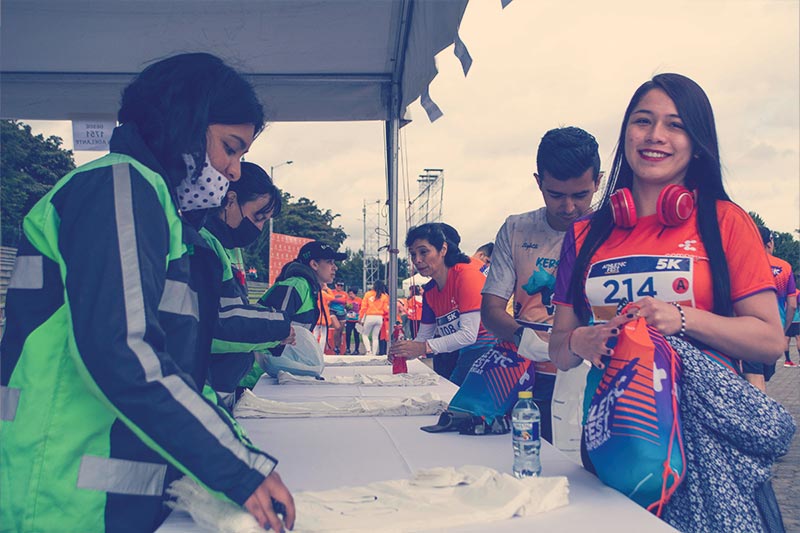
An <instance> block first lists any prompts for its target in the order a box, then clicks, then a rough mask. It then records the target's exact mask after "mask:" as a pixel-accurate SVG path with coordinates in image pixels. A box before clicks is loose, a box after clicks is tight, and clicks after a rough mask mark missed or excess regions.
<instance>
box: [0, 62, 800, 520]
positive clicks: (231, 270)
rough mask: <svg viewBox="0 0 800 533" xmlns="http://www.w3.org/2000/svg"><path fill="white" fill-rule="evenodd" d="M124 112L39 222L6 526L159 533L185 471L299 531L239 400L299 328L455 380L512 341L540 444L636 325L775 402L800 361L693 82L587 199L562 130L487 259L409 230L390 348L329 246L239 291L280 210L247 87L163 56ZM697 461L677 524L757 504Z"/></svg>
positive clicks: (29, 274) (6, 455)
mask: <svg viewBox="0 0 800 533" xmlns="http://www.w3.org/2000/svg"><path fill="white" fill-rule="evenodd" d="M118 122H119V124H120V125H119V126H118V127H117V128H116V129H115V131H114V135H113V137H112V139H111V152H110V154H108V155H106V156H104V157H102V158H100V159H98V160H97V161H94V162H92V163H89V164H87V165H84V166H81V167H79V168H78V169H76V170H75V171H73V172H71V173H70V174H68V175H67V176H65V177H64V178H63V179H62V180H61V181H59V182H58V183H57V184H56V186H55V187H54V188H53V189H52V190H51V191H50V192H49V193H48V194H47V195H45V197H44V198H42V200H41V201H39V202H38V203H37V204H36V205H35V206H34V207H33V208H32V209H31V211H30V213H29V214H28V215H27V217H26V218H25V223H24V238H23V239H22V243H21V245H20V247H19V252H18V256H17V267H16V269H15V272H14V277H13V279H12V283H11V286H10V289H9V292H8V297H7V317H8V318H7V327H6V334H5V336H4V337H3V339H2V353H3V357H2V387H3V389H2V390H3V399H4V406H3V412H2V414H3V419H2V423H3V438H2V444H0V447H2V454H1V455H0V461H2V464H1V467H0V472H1V473H0V494H1V496H0V498H2V511H0V512H1V513H2V521H3V523H4V525H5V526H7V527H9V528H10V529H12V530H26V531H27V530H43V531H60V530H81V531H101V530H106V531H151V530H153V529H155V528H157V527H158V525H159V524H160V523H161V522H162V521H163V520H164V519H165V517H166V514H167V513H168V508H167V507H165V506H164V505H163V503H164V500H165V498H166V496H165V494H164V488H165V487H166V486H167V485H168V484H169V483H170V482H171V481H173V480H175V479H176V478H177V477H178V476H180V475H188V476H190V477H192V478H194V479H196V480H197V481H199V482H200V483H201V484H202V485H203V486H204V487H207V488H208V489H210V490H212V491H215V492H216V493H218V494H221V495H224V497H225V498H227V499H229V500H230V501H233V502H235V503H236V504H239V505H241V506H243V507H244V508H245V509H247V510H248V511H249V512H250V513H251V514H252V515H253V516H254V517H255V518H256V519H257V520H258V522H259V523H260V524H261V525H262V526H263V525H268V526H270V527H272V528H273V529H274V530H276V531H280V530H282V527H283V524H285V525H286V526H287V527H289V528H291V527H292V526H293V523H294V518H295V508H294V502H293V498H292V495H291V493H290V491H289V489H288V488H287V487H286V486H285V485H284V483H283V481H282V480H281V478H280V476H279V475H278V473H277V471H276V470H275V468H276V465H277V459H275V458H273V457H272V456H270V455H269V454H268V453H267V452H265V451H262V450H260V449H258V448H257V447H255V446H254V445H253V444H252V443H251V442H250V441H249V439H248V438H247V437H246V436H245V435H244V433H243V432H242V431H241V429H240V428H239V427H238V426H237V424H236V422H235V420H234V419H233V418H232V416H231V415H230V412H229V410H228V409H229V407H230V405H231V402H232V401H234V400H235V397H236V392H237V390H241V388H242V387H252V386H253V385H254V384H255V382H256V381H257V380H258V379H259V378H260V376H261V375H262V374H263V368H264V360H263V359H262V358H263V357H264V355H263V354H271V355H273V356H274V355H278V356H279V355H280V354H281V352H282V351H283V350H285V347H286V346H287V345H291V344H293V343H294V342H295V331H296V330H297V329H298V328H303V329H308V330H310V331H312V332H313V333H314V335H315V338H316V339H317V340H318V342H319V344H320V348H321V349H322V350H327V351H329V352H331V353H334V354H340V353H342V351H343V353H344V354H345V355H349V354H359V353H361V351H362V341H363V348H364V352H365V353H366V354H368V355H371V354H376V355H377V354H388V356H389V357H390V358H406V359H412V358H423V359H430V360H432V365H433V368H434V370H435V371H436V372H437V373H438V374H440V375H441V376H443V377H445V378H446V379H449V380H450V381H452V382H453V383H455V384H456V385H461V384H462V383H463V382H464V380H465V379H466V377H467V376H468V374H469V372H470V369H471V368H472V367H473V365H474V364H475V363H476V361H478V360H479V359H480V358H481V356H483V355H484V354H485V353H486V352H487V351H488V350H490V349H491V348H492V347H493V346H495V345H496V344H498V343H505V344H506V345H511V346H513V348H514V350H516V352H517V353H518V354H519V355H520V356H522V357H524V358H525V359H528V360H530V361H531V363H530V364H531V369H532V373H533V376H534V379H533V389H532V390H533V398H534V401H535V402H536V404H537V405H538V407H539V409H540V411H541V414H542V429H541V434H542V436H543V438H545V439H547V440H549V441H552V440H553V438H554V432H557V431H561V430H563V431H567V429H563V428H562V429H558V428H556V427H553V426H552V425H551V406H552V403H553V401H554V394H556V393H555V392H554V391H558V394H560V395H563V400H564V401H570V402H572V403H573V404H574V405H576V409H579V410H581V411H582V412H583V414H584V416H585V413H586V409H587V408H588V407H587V406H588V402H589V401H590V400H591V398H592V395H593V394H594V391H595V389H596V388H597V386H598V383H599V382H600V380H601V379H602V377H603V372H604V369H605V368H606V365H608V364H609V361H610V357H611V356H612V355H613V354H614V340H615V339H616V338H617V337H618V336H619V335H620V332H621V330H622V328H624V326H625V324H626V323H628V322H630V321H632V320H635V319H638V318H644V319H645V320H646V321H647V323H648V324H649V325H650V326H652V327H653V328H655V329H656V330H657V331H658V332H659V333H660V334H663V335H664V336H667V337H680V339H683V340H685V341H688V342H689V343H691V344H693V345H696V346H698V347H702V348H704V349H705V348H708V349H711V350H714V351H715V353H717V354H722V357H724V358H725V362H726V365H727V367H728V368H730V369H732V370H731V371H732V372H734V373H736V374H739V375H742V376H744V378H746V379H747V380H748V381H749V382H750V383H752V384H753V385H754V386H755V387H758V388H759V389H761V390H765V384H766V381H768V380H769V377H770V375H771V373H772V372H773V371H774V365H775V363H776V361H777V360H778V359H779V358H780V356H781V354H784V356H785V363H784V365H785V366H787V367H790V366H796V365H795V364H794V363H793V362H792V361H791V359H790V356H789V352H788V344H787V343H788V337H791V336H796V335H797V334H798V326H797V323H798V321H799V320H798V316H797V314H796V310H797V288H796V287H795V284H794V277H793V275H792V273H791V267H790V266H789V265H788V263H785V262H783V261H781V260H779V259H777V258H775V257H773V256H772V255H771V252H772V248H771V246H772V236H771V233H770V232H769V230H767V229H765V228H760V229H757V228H756V226H755V224H754V223H753V221H752V220H751V219H750V217H749V216H748V214H747V213H746V212H745V211H744V210H743V209H742V208H741V207H739V206H738V205H736V204H735V203H733V202H732V201H731V200H730V198H729V197H728V195H727V193H726V192H725V189H724V186H723V182H722V172H721V161H720V156H719V149H718V144H717V137H716V127H715V122H714V116H713V113H712V108H711V104H710V102H709V100H708V98H707V96H706V94H705V93H704V91H703V90H702V89H701V88H700V87H699V86H698V85H697V84H696V83H695V82H694V81H692V80H691V79H689V78H686V77H684V76H681V75H678V74H659V75H657V76H654V77H653V78H652V79H651V80H649V81H647V82H645V83H644V84H642V85H641V86H640V87H639V88H638V89H637V90H636V91H635V93H634V94H633V97H632V98H631V100H630V103H629V105H628V107H627V109H626V110H625V111H624V115H623V120H622V126H621V129H620V134H619V139H618V143H617V151H616V154H615V156H614V159H613V163H612V167H611V172H610V180H609V184H608V187H607V188H606V190H605V191H604V192H603V195H602V200H601V201H600V202H599V204H597V206H596V207H595V208H594V209H592V200H593V196H594V195H595V193H597V192H598V187H599V184H600V178H601V176H602V173H601V170H600V166H601V165H600V156H599V147H598V143H597V141H596V140H595V138H594V137H593V136H592V135H591V134H590V133H588V132H586V131H584V130H582V129H580V128H577V127H559V128H556V129H553V130H550V131H548V132H547V133H546V134H545V135H544V137H543V138H542V139H541V142H540V143H539V146H538V150H537V155H536V172H535V173H534V177H535V182H536V186H537V187H538V189H539V191H540V193H541V197H542V200H543V202H544V207H541V208H538V209H535V210H533V211H529V212H526V213H522V214H516V215H510V216H508V218H506V220H505V221H504V222H503V223H502V225H501V226H500V228H499V231H498V232H497V236H496V239H495V241H494V242H493V243H487V244H485V245H483V246H481V247H480V248H479V249H478V250H477V251H476V252H475V253H474V254H473V255H472V256H471V257H470V256H468V255H467V254H465V253H464V252H463V251H462V250H461V248H460V245H461V235H460V234H459V232H458V231H457V230H456V228H454V227H452V226H451V225H449V224H446V223H441V222H437V223H427V224H422V225H420V226H417V227H413V228H410V229H409V231H408V233H407V235H406V238H405V247H406V248H407V250H408V254H409V258H410V261H411V263H412V265H413V267H414V269H415V271H416V272H418V273H419V274H420V275H422V276H425V277H427V278H429V281H428V282H427V283H425V284H424V285H423V286H416V285H412V286H411V288H410V289H409V291H408V294H407V295H405V296H404V299H403V300H401V301H400V302H399V303H398V309H397V311H398V314H397V316H398V317H399V319H400V321H401V322H400V324H398V326H402V327H401V328H399V329H402V331H403V333H404V335H403V336H402V337H405V338H402V337H401V336H399V335H397V336H395V338H394V340H393V339H392V336H393V333H394V331H395V325H394V324H392V325H390V324H389V309H390V300H389V294H388V292H389V291H388V289H387V286H386V284H385V283H384V282H383V281H377V282H375V283H374V285H373V286H372V287H370V288H369V289H368V290H366V292H365V293H364V294H363V295H361V294H359V292H360V288H359V287H345V285H344V284H343V283H341V281H340V280H337V278H336V273H337V270H338V266H337V261H342V260H344V259H345V258H346V255H345V254H344V253H341V252H338V251H337V250H336V249H334V248H333V247H332V246H330V245H329V244H327V243H323V242H319V241H312V242H309V243H307V244H306V245H304V246H303V247H302V248H301V249H300V251H299V253H298V256H297V258H296V259H295V260H293V261H291V262H290V263H288V264H286V265H285V266H284V267H283V269H282V270H281V272H280V274H279V276H278V278H277V280H276V282H275V283H274V284H273V285H272V286H271V287H269V289H268V290H267V291H266V292H265V293H264V295H263V296H262V297H261V298H260V299H259V300H258V302H257V303H256V304H251V303H250V302H249V301H248V299H247V290H246V280H245V276H244V272H245V271H246V270H245V269H246V266H245V265H244V263H243V260H242V255H241V250H240V249H241V248H242V247H244V246H247V245H248V244H250V243H252V242H254V241H255V240H256V239H257V238H258V236H259V234H260V232H261V231H262V230H263V228H264V224H265V222H266V221H267V220H269V219H270V218H271V217H275V216H278V215H279V213H280V211H281V195H280V192H279V191H278V190H277V188H276V187H275V185H274V184H273V183H272V180H271V178H270V176H268V175H267V173H266V172H264V170H263V169H261V168H260V167H259V166H257V165H255V164H252V163H242V162H241V159H242V156H243V155H244V154H246V153H247V151H248V149H249V147H250V145H251V144H252V142H253V141H254V139H255V138H256V137H257V136H258V134H259V133H260V132H261V131H262V129H263V128H264V124H265V120H264V112H263V109H262V105H261V103H260V102H259V101H258V99H257V97H256V95H255V93H254V91H253V89H252V87H251V86H250V85H249V84H248V83H247V82H246V81H245V80H244V78H243V77H242V76H241V75H240V74H238V73H237V72H235V71H234V70H233V69H232V68H230V67H229V66H228V65H226V64H225V63H223V62H222V61H221V60H219V59H218V58H216V57H214V56H212V55H208V54H182V55H177V56H174V57H171V58H167V59H164V60H161V61H159V62H156V63H154V64H152V65H151V66H149V67H147V68H146V69H145V70H144V71H142V72H141V73H140V74H139V75H138V76H137V77H136V78H135V80H134V81H133V82H132V83H131V84H130V85H129V86H128V87H127V88H126V89H125V91H124V93H123V96H122V103H121V107H120V110H119V113H118ZM87 206H91V209H87ZM759 231H760V233H759ZM602 265H610V266H609V267H608V268H605V269H603V268H600V266H602ZM665 265H666V266H665ZM612 266H613V268H612ZM100 279H103V280H104V281H103V283H98V280H100ZM364 289H367V288H364ZM625 304H632V307H628V309H629V310H630V311H628V312H626V313H624V314H622V313H619V312H618V311H619V309H621V308H622V307H623V306H624V305H625ZM792 317H794V320H793V318H792ZM567 379H568V380H569V382H570V383H572V385H569V386H566V385H565V386H559V382H560V381H562V380H567ZM720 414H721V413H720ZM176 428H179V430H176ZM578 431H579V433H578V438H581V436H580V429H578ZM581 441H582V442H584V439H583V438H581ZM45 443H47V445H45ZM694 457H695V456H687V461H688V464H687V465H686V468H687V471H688V475H687V477H686V480H685V481H684V483H683V484H682V485H681V486H680V487H679V488H678V493H676V497H675V502H676V503H675V504H674V505H673V508H672V509H673V510H672V512H671V513H670V512H668V513H666V514H665V516H666V517H667V519H668V520H669V521H670V523H672V524H673V525H676V526H677V527H679V528H681V529H683V528H685V527H687V526H686V524H687V523H693V524H695V525H697V524H701V525H702V526H703V528H706V527H707V528H709V529H713V524H714V522H713V520H714V518H713V517H714V516H716V515H717V514H718V513H721V514H726V513H739V512H741V510H740V509H736V508H731V507H730V505H731V504H730V503H726V501H725V498H712V497H708V496H705V492H707V490H706V488H707V487H710V486H724V488H725V489H726V490H731V491H734V492H735V491H737V490H738V491H739V492H742V491H743V489H741V487H739V486H737V481H736V480H735V479H734V480H731V479H725V480H719V479H715V478H714V475H715V471H714V470H713V469H711V470H710V469H708V468H707V465H704V464H701V461H698V460H695V459H693V458H694ZM716 459H717V460H721V461H724V460H725V457H720V458H716ZM583 461H584V465H585V467H586V468H587V469H588V470H590V471H593V465H592V464H591V460H590V458H589V456H588V455H587V454H585V453H584V454H583ZM12 487H13V489H12ZM681 491H683V495H681ZM37 501H42V502H48V504H47V505H31V502H37ZM687 501H688V502H690V503H691V504H692V505H695V506H696V507H695V508H694V509H700V508H702V509H704V512H703V513H702V514H703V516H702V517H699V516H697V515H698V514H700V513H699V511H696V510H695V511H692V507H691V506H689V507H688V508H687V507H686V504H685V502H687ZM730 501H732V502H733V501H735V502H739V503H741V502H744V505H749V506H751V508H752V509H754V510H756V511H757V512H753V513H750V514H748V515H747V516H748V517H750V518H748V519H750V520H751V522H750V523H748V524H747V525H748V527H749V526H752V528H753V530H757V529H758V528H763V529H764V530H767V531H782V525H781V518H780V511H779V510H778V508H777V504H776V502H775V497H774V494H772V490H771V487H770V484H769V481H768V480H767V481H765V482H764V483H763V484H761V485H760V486H758V487H757V489H756V490H755V491H754V492H753V493H747V494H744V493H743V494H740V497H739V498H732V499H730ZM278 505H279V506H280V507H282V508H283V510H282V512H283V524H282V523H281V519H280V518H279V517H278V515H277V513H276V506H278ZM667 505H668V507H669V504H667ZM692 513H694V514H692ZM687 516H688V518H687ZM708 516H711V518H708ZM701 529H702V528H701Z"/></svg>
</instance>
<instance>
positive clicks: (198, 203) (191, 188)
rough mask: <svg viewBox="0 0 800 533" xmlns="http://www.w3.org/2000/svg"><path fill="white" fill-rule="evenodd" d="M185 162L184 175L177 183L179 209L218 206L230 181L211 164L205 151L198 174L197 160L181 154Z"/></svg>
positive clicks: (187, 209) (189, 209)
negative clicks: (204, 157)
mask: <svg viewBox="0 0 800 533" xmlns="http://www.w3.org/2000/svg"><path fill="white" fill-rule="evenodd" d="M182 157H183V162H184V163H186V177H185V178H183V181H181V183H180V185H178V204H179V206H180V209H181V211H194V210H196V209H207V208H209V207H219V206H220V205H222V199H223V198H224V197H225V193H226V192H228V185H230V182H229V181H228V178H226V177H225V176H223V175H222V174H220V173H219V172H218V171H217V169H215V168H214V167H213V166H211V160H210V159H209V158H208V153H206V159H205V161H204V162H203V163H202V165H203V167H202V169H201V171H200V173H199V175H198V173H197V162H196V161H195V159H194V157H193V156H192V155H190V154H183V156H182Z"/></svg>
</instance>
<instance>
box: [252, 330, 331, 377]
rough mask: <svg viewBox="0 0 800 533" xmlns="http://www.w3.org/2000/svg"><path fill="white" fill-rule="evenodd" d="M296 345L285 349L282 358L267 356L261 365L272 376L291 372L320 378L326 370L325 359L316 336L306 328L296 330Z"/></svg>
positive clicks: (287, 346) (260, 362) (268, 354)
mask: <svg viewBox="0 0 800 533" xmlns="http://www.w3.org/2000/svg"><path fill="white" fill-rule="evenodd" d="M294 331H295V340H296V343H295V344H294V345H291V344H289V345H286V346H284V347H283V353H282V354H281V355H280V356H277V357H276V356H274V355H272V354H270V353H267V354H265V357H264V360H263V361H259V364H261V366H262V367H263V368H264V371H265V372H266V373H267V374H269V375H270V376H272V377H273V378H274V377H278V371H279V370H285V371H286V372H291V373H292V374H294V375H296V376H314V377H320V376H321V375H322V371H323V370H324V369H325V357H324V355H323V354H322V347H321V346H320V345H319V343H318V342H317V340H316V339H315V338H314V334H313V333H311V331H309V330H307V329H305V328H295V329H294Z"/></svg>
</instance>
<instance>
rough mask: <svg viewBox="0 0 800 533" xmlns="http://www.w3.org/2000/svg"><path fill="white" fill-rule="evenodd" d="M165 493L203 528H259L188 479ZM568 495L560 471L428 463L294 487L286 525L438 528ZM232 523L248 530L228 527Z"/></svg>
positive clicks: (527, 509)
mask: <svg viewBox="0 0 800 533" xmlns="http://www.w3.org/2000/svg"><path fill="white" fill-rule="evenodd" d="M168 493H169V494H171V495H173V496H175V497H176V498H177V501H176V502H174V503H172V504H171V506H172V507H174V508H176V509H180V510H185V511H188V512H189V514H191V515H192V518H193V519H194V520H195V522H197V523H198V524H199V525H200V526H202V527H204V528H207V529H209V530H211V531H224V532H226V533H227V532H234V531H244V532H248V533H249V532H250V531H259V530H258V529H252V524H255V520H254V519H253V518H252V517H249V514H248V513H247V512H246V511H244V510H242V509H241V508H239V507H237V506H235V505H234V504H232V503H229V502H227V501H223V500H219V499H216V498H215V497H214V496H212V495H211V494H210V493H208V492H206V491H204V490H203V489H202V488H200V487H199V486H198V485H197V484H196V482H194V481H193V480H191V479H189V478H185V477H184V478H181V479H179V480H177V481H175V482H173V483H172V485H170V488H169V489H168ZM568 494H569V485H568V482H567V478H566V477H563V476H562V477H550V478H548V477H540V478H528V479H524V480H518V479H516V478H514V477H512V476H510V475H508V474H502V473H500V472H497V471H496V470H492V469H491V468H487V467H483V466H462V467H460V468H452V467H446V468H431V469H427V470H420V471H418V472H417V473H416V474H415V476H414V477H413V478H412V479H402V480H393V481H381V482H378V483H370V484H369V485H364V486H361V487H342V488H339V489H334V490H326V491H317V492H311V491H309V492H299V493H296V494H295V495H294V501H295V505H296V508H297V520H296V522H295V529H294V530H295V531H297V532H299V533H307V532H312V531H314V532H332V531H377V532H382V533H388V532H395V531H397V532H400V531H403V532H405V531H420V530H438V529H443V528H448V527H457V526H461V525H468V524H476V523H487V522H493V521H496V520H506V519H509V518H512V517H514V516H528V515H532V514H537V513H543V512H546V511H550V510H553V509H556V508H558V507H562V506H564V505H567V504H568V503H569V497H568ZM243 515H247V516H243ZM248 517H249V521H248ZM234 522H236V524H237V525H236V526H235V527H242V528H250V529H234V528H233V526H231V524H232V523H234ZM248 522H249V523H248ZM239 524H244V525H239ZM256 527H258V525H257V524H256Z"/></svg>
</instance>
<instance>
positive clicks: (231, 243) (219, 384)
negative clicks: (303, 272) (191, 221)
mask: <svg viewBox="0 0 800 533" xmlns="http://www.w3.org/2000/svg"><path fill="white" fill-rule="evenodd" d="M280 211H281V196H280V191H278V188H277V187H276V186H275V184H274V183H273V182H272V179H271V178H270V177H269V175H268V174H267V173H266V172H265V171H264V170H263V169H262V168H261V167H260V166H258V165H256V164H254V163H247V162H243V163H242V164H241V176H240V178H239V179H238V180H237V181H233V182H231V184H230V187H228V192H227V193H226V195H225V198H223V200H222V205H221V206H220V207H219V208H218V209H217V210H216V212H215V213H213V214H211V215H210V216H209V217H208V218H207V219H206V223H205V227H204V228H203V229H202V230H200V234H201V235H203V237H205V238H206V241H207V242H208V243H209V245H210V246H211V247H212V248H213V249H214V250H216V251H217V255H218V256H219V259H220V262H221V263H222V271H223V273H222V283H223V284H222V296H221V297H220V303H219V309H220V314H219V316H220V318H219V321H218V322H217V327H216V328H215V331H214V340H213V342H212V344H211V353H212V354H213V355H212V358H211V365H210V367H209V383H210V385H211V386H212V388H213V389H214V390H215V391H217V392H218V393H219V394H220V396H221V397H222V398H223V400H224V401H225V403H226V405H227V406H228V407H233V405H232V404H233V400H234V392H235V390H236V387H237V385H238V384H239V381H240V380H241V379H242V378H243V377H244V376H245V375H246V374H247V372H248V371H249V370H250V369H251V368H252V366H253V353H252V352H253V351H256V350H258V351H261V352H263V351H265V350H267V349H269V348H272V347H274V346H277V345H278V344H279V343H283V344H292V343H294V332H293V330H292V329H291V328H289V330H290V334H289V336H288V337H286V338H284V337H281V336H279V335H283V334H284V333H285V331H286V329H287V324H288V323H289V320H288V319H287V318H286V316H285V315H284V313H282V312H280V311H275V310H274V309H271V308H266V307H262V306H260V305H253V304H250V302H249V300H248V296H247V285H246V284H245V279H244V267H243V265H241V264H239V265H238V266H237V264H236V262H235V260H236V258H241V256H242V253H241V249H240V247H243V246H248V245H249V244H252V243H253V242H255V240H256V239H258V236H259V235H260V234H261V231H262V229H263V228H264V225H265V223H266V222H267V221H268V220H269V219H270V218H272V217H275V216H277V215H278V214H279V213H280Z"/></svg>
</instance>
